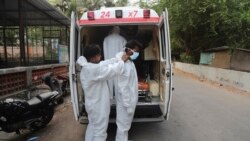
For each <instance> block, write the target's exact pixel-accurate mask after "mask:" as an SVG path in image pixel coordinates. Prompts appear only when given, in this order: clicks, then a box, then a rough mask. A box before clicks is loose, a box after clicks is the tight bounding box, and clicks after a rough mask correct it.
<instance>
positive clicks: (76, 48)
mask: <svg viewBox="0 0 250 141" xmlns="http://www.w3.org/2000/svg"><path fill="white" fill-rule="evenodd" d="M75 31H76V32H75V60H77V59H78V56H77V54H78V32H79V31H78V30H77V29H75Z"/></svg>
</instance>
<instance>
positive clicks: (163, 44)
mask: <svg viewBox="0 0 250 141" xmlns="http://www.w3.org/2000/svg"><path fill="white" fill-rule="evenodd" d="M165 36H166V35H165V28H164V25H162V26H161V53H162V58H163V59H166V40H165V39H166V38H165Z"/></svg>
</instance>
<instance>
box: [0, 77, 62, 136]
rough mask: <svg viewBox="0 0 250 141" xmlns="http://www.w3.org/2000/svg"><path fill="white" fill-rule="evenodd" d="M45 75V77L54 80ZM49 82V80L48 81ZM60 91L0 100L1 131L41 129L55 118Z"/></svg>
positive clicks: (18, 132)
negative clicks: (26, 98) (31, 96)
mask: <svg viewBox="0 0 250 141" xmlns="http://www.w3.org/2000/svg"><path fill="white" fill-rule="evenodd" d="M49 77H50V76H49V75H47V76H46V75H45V76H44V79H46V80H51V81H52V80H53V79H50V78H49ZM48 82H49V81H48ZM58 96H59V92H58V91H51V92H46V93H42V94H38V95H36V96H34V97H33V98H31V99H30V100H27V101H26V100H19V99H6V100H5V101H0V131H4V132H7V133H11V132H16V133H17V134H20V130H21V129H29V130H39V129H41V128H44V127H45V126H46V125H47V124H48V123H49V122H50V121H51V119H52V118H53V116H54V109H55V106H56V105H57V99H58Z"/></svg>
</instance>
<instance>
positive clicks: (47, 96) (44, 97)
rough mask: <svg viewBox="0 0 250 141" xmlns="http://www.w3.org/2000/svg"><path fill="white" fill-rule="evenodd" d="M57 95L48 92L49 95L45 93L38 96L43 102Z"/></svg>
mask: <svg viewBox="0 0 250 141" xmlns="http://www.w3.org/2000/svg"><path fill="white" fill-rule="evenodd" d="M54 95H55V92H47V93H43V94H40V95H38V96H37V97H38V98H39V99H40V100H41V101H44V100H45V99H47V98H49V97H51V96H54Z"/></svg>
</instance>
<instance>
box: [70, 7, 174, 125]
mask: <svg viewBox="0 0 250 141" xmlns="http://www.w3.org/2000/svg"><path fill="white" fill-rule="evenodd" d="M114 26H119V27H120V34H121V36H123V37H124V38H125V39H126V40H127V41H128V40H130V39H136V40H138V41H140V42H141V43H142V44H143V49H142V50H141V51H140V57H139V59H137V61H136V62H135V65H136V69H137V73H138V75H140V76H138V78H139V83H138V88H139V91H138V97H139V98H138V99H139V100H138V103H137V106H136V110H135V115H134V120H133V122H158V121H164V120H165V119H167V118H168V117H169V110H170V103H171V97H172V67H171V49H170V37H169V22H168V12H167V10H165V11H164V12H163V13H162V15H161V16H158V14H157V13H156V12H155V11H154V10H152V9H140V8H134V7H114V8H103V9H100V10H95V11H87V12H85V13H84V14H83V15H82V17H81V18H80V20H77V18H76V17H75V14H74V13H72V15H71V31H70V65H69V77H70V89H71V100H72V104H73V110H74V115H75V118H76V120H77V121H79V122H81V123H87V121H88V120H87V113H86V111H85V106H84V91H83V90H82V87H81V82H80V68H79V66H78V65H76V60H77V59H78V57H79V56H81V55H82V53H83V48H84V47H85V46H86V45H89V44H92V43H97V44H98V45H100V46H101V47H103V41H104V38H105V37H106V36H107V35H108V34H109V32H110V31H111V29H112V27H114ZM97 93H101V92H97ZM115 116H116V105H115V96H114V95H113V96H112V94H111V113H110V122H114V121H115Z"/></svg>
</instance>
